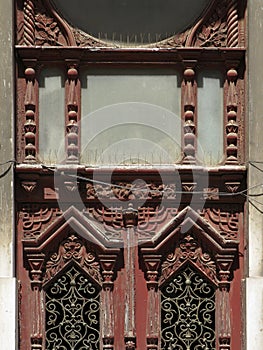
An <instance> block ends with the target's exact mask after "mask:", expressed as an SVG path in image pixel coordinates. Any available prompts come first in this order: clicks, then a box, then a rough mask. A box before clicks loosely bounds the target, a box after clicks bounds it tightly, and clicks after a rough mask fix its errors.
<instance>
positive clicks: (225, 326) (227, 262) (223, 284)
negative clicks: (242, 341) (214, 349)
mask: <svg viewBox="0 0 263 350" xmlns="http://www.w3.org/2000/svg"><path fill="white" fill-rule="evenodd" d="M233 259H234V256H232V255H226V256H224V255H218V256H217V257H216V263H217V266H218V268H219V273H218V275H219V280H220V281H219V293H218V294H219V296H218V299H219V300H218V302H217V310H218V317H217V322H218V325H217V329H218V339H219V350H230V349H231V345H230V343H231V322H230V302H229V289H230V281H229V278H230V269H231V266H232V263H233Z"/></svg>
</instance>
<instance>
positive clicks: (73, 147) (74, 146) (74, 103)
mask: <svg viewBox="0 0 263 350" xmlns="http://www.w3.org/2000/svg"><path fill="white" fill-rule="evenodd" d="M67 75H68V96H67V126H66V128H67V163H78V161H79V135H78V133H79V126H78V112H79V105H78V98H77V91H76V89H77V84H78V70H77V65H76V64H75V63H69V66H68V72H67Z"/></svg>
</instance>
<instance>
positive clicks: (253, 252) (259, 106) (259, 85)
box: [246, 0, 263, 350]
mask: <svg viewBox="0 0 263 350" xmlns="http://www.w3.org/2000/svg"><path fill="white" fill-rule="evenodd" d="M262 37H263V0H248V55H247V68H248V128H249V130H248V136H249V139H248V141H249V150H248V158H249V160H251V161H255V160H256V161H262V162H263V146H262V135H263V128H262V126H263V123H262V122H263V64H262V60H263V41H262ZM256 165H257V166H259V167H260V168H261V169H263V163H262V164H256ZM260 183H263V172H260V171H259V170H257V169H256V168H255V167H253V166H251V165H250V166H249V177H248V186H249V187H251V186H254V185H257V184H260ZM262 190H263V187H257V188H255V189H252V190H250V191H249V192H250V193H259V192H263V191H262ZM251 199H252V198H251ZM256 200H258V201H260V202H262V203H263V197H257V198H256ZM253 203H254V204H255V205H256V206H258V207H259V209H260V210H263V205H260V204H259V203H256V202H255V201H254V202H253ZM248 209H249V220H248V271H247V275H248V276H247V279H246V343H247V350H254V349H263V214H261V213H260V212H259V210H257V209H256V208H254V207H253V206H252V205H249V208H248Z"/></svg>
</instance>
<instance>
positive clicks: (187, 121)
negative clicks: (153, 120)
mask: <svg viewBox="0 0 263 350" xmlns="http://www.w3.org/2000/svg"><path fill="white" fill-rule="evenodd" d="M184 79H185V91H184V127H183V128H184V148H183V153H184V158H183V163H186V164H189V163H190V164H195V162H196V159H195V130H196V125H195V120H194V118H195V117H194V116H195V98H194V79H195V71H194V70H193V69H192V68H187V69H185V71H184Z"/></svg>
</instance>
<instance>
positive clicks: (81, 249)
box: [44, 234, 102, 283]
mask: <svg viewBox="0 0 263 350" xmlns="http://www.w3.org/2000/svg"><path fill="white" fill-rule="evenodd" d="M70 261H75V262H77V263H78V264H79V265H80V266H81V267H82V268H83V269H84V270H85V271H86V272H87V273H88V274H89V275H90V276H91V277H93V278H94V279H95V280H96V281H97V282H98V283H101V282H102V277H101V274H100V265H99V263H98V262H97V261H96V257H95V255H94V254H93V253H92V252H89V251H87V250H86V247H85V245H84V242H83V241H82V240H81V239H80V238H78V237H77V236H76V235H74V234H71V235H70V236H69V237H68V238H66V239H65V240H64V241H63V242H62V243H61V244H60V246H59V248H58V251H57V253H54V254H53V255H51V257H50V259H49V260H48V261H47V263H46V273H45V277H44V282H47V281H49V280H50V279H51V278H53V277H54V276H55V275H56V274H57V273H58V272H59V271H60V270H61V269H62V268H63V267H64V266H65V265H66V264H67V263H68V262H70Z"/></svg>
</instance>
